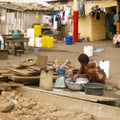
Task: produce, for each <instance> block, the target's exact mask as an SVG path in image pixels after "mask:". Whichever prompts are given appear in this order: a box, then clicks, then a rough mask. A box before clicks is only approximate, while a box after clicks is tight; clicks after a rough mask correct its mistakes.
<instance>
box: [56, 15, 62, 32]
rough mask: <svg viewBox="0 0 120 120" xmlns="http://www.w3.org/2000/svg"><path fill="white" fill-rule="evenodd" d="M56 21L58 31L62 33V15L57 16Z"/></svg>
mask: <svg viewBox="0 0 120 120" xmlns="http://www.w3.org/2000/svg"><path fill="white" fill-rule="evenodd" d="M55 21H57V30H58V31H60V30H61V28H62V22H61V17H60V15H58V14H56V17H55Z"/></svg>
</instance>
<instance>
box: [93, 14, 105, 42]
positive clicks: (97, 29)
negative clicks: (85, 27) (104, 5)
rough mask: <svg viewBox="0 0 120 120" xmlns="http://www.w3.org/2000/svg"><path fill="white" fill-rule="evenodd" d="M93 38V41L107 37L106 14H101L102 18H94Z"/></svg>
mask: <svg viewBox="0 0 120 120" xmlns="http://www.w3.org/2000/svg"><path fill="white" fill-rule="evenodd" d="M91 27H92V39H91V41H96V40H103V39H105V38H106V36H105V34H106V27H105V14H104V13H101V14H100V20H96V18H95V17H94V18H92V26H91Z"/></svg>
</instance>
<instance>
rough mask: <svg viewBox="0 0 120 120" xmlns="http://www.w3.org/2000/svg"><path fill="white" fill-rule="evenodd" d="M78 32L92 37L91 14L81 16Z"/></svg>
mask: <svg viewBox="0 0 120 120" xmlns="http://www.w3.org/2000/svg"><path fill="white" fill-rule="evenodd" d="M78 33H80V37H84V38H85V39H86V38H87V37H89V38H90V39H92V22H91V19H90V17H89V16H85V17H81V18H79V24H78Z"/></svg>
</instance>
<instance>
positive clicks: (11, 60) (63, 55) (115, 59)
mask: <svg viewBox="0 0 120 120" xmlns="http://www.w3.org/2000/svg"><path fill="white" fill-rule="evenodd" d="M88 45H92V46H93V47H94V49H96V48H104V51H103V52H100V53H94V55H93V56H92V57H91V59H94V60H95V61H96V62H97V63H99V61H100V60H109V61H110V77H109V78H108V79H106V84H107V87H106V89H107V90H111V91H114V92H115V93H116V94H119V95H120V80H119V77H120V71H119V61H120V48H115V47H114V45H113V43H112V40H106V41H97V42H78V43H74V44H73V45H66V43H65V42H56V43H55V47H54V48H52V49H51V48H49V49H44V48H40V51H39V54H44V55H47V56H48V60H49V61H54V60H55V59H58V61H59V60H60V61H65V60H66V59H69V60H70V61H71V63H72V66H75V67H77V68H79V66H80V65H79V62H78V60H77V58H78V56H79V54H80V53H82V52H83V50H84V46H88ZM25 59H37V56H36V55H35V54H34V50H33V49H30V50H29V53H24V54H22V55H21V56H19V57H18V56H13V55H8V60H0V68H1V70H2V69H9V68H10V67H13V65H16V64H20V63H21V62H22V61H23V60H25ZM20 97H21V96H20ZM1 99H3V98H1ZM22 99H23V98H22ZM14 100H16V99H14ZM37 104H38V103H37ZM44 104H46V103H44ZM23 106H24V105H23ZM40 107H41V105H40ZM52 107H53V106H52ZM42 108H43V106H42ZM19 109H20V108H19ZM22 109H23V111H22V112H24V111H28V110H27V109H26V108H24V107H23V108H22ZM33 109H35V111H36V110H38V109H39V106H38V105H34V107H33ZM51 109H52V110H53V111H54V110H55V111H54V112H56V113H52V117H51V118H50V117H49V116H51V115H50V112H49V111H47V117H46V116H44V115H43V116H42V117H43V118H42V119H41V118H40V117H38V116H40V115H41V113H39V114H36V113H33V115H32V116H31V120H33V119H35V116H36V120H38V119H39V120H44V119H45V120H62V119H61V118H63V117H64V116H66V115H68V114H71V111H66V112H64V110H59V109H58V110H56V109H57V108H56V107H55V109H53V108H50V110H51ZM35 111H34V112H35ZM57 111H58V112H57ZM19 112H20V111H19ZM19 112H18V113H17V115H18V114H23V113H19ZM41 112H46V110H45V111H44V110H42V111H41ZM12 113H14V112H12ZM28 113H29V111H28ZM63 113H64V114H63ZM54 114H55V115H54ZM56 114H59V115H61V114H63V115H62V117H61V118H59V119H58V117H55V116H56ZM73 114H76V112H75V111H73V113H72V114H71V115H73ZM83 114H86V113H82V115H80V114H78V113H77V116H76V118H75V120H78V119H79V118H80V117H79V116H88V115H83ZM4 115H5V114H3V113H0V120H8V119H10V120H27V119H30V117H29V115H28V114H24V115H23V118H22V117H20V116H19V115H18V116H19V119H17V117H16V116H15V115H16V114H13V116H14V118H13V117H12V114H6V115H7V116H6V118H5V117H3V116H4ZM73 116H74V115H73ZM73 116H72V117H73ZM15 117H16V118H15ZM32 117H33V118H32ZM68 119H69V118H66V120H68ZM73 120H74V119H73ZM81 120H98V119H97V118H96V119H95V118H93V116H89V117H86V118H83V119H82V118H81ZM106 120H107V119H106Z"/></svg>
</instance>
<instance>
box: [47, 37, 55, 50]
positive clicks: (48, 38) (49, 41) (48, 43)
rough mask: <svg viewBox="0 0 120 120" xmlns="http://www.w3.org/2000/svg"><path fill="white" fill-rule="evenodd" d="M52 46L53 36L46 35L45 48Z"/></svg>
mask: <svg viewBox="0 0 120 120" xmlns="http://www.w3.org/2000/svg"><path fill="white" fill-rule="evenodd" d="M53 47H54V38H53V37H51V36H48V37H47V48H53Z"/></svg>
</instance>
